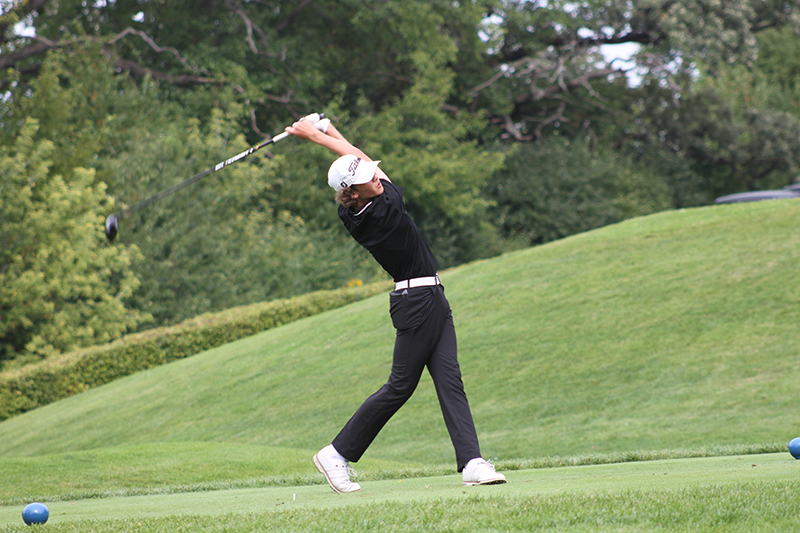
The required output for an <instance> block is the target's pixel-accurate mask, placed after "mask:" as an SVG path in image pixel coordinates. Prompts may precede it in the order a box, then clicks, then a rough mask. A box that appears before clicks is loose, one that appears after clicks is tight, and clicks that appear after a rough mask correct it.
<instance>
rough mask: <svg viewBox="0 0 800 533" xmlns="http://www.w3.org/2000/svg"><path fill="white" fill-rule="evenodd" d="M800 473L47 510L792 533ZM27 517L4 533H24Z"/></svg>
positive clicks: (637, 466) (629, 472) (525, 481)
mask: <svg viewBox="0 0 800 533" xmlns="http://www.w3.org/2000/svg"><path fill="white" fill-rule="evenodd" d="M798 469H800V463H797V462H796V461H794V460H793V459H791V458H790V457H789V456H788V454H785V453H782V454H766V455H758V456H732V457H715V458H706V459H673V460H662V461H649V462H640V463H625V464H614V465H593V466H581V467H559V468H550V469H539V470H523V471H517V472H510V473H509V474H508V479H509V483H508V484H507V485H503V486H494V487H463V486H461V484H460V479H459V477H458V476H455V475H450V476H438V477H428V478H416V479H410V480H409V479H402V480H385V481H374V482H369V483H364V488H365V490H364V491H363V492H361V493H357V494H350V495H341V496H337V495H334V494H333V493H332V492H331V491H330V489H328V488H327V486H305V487H274V488H267V489H238V490H224V491H213V492H196V493H182V494H171V495H150V496H136V497H127V498H106V499H96V500H80V501H74V502H70V501H64V502H56V503H51V504H50V505H49V508H50V512H51V520H50V521H49V522H48V524H47V527H48V529H49V530H52V531H81V532H94V531H118V532H119V531H143V532H161V531H464V532H470V531H531V530H535V529H553V530H557V531H743V532H744V531H750V532H752V531H793V530H796V528H797V527H798V525H800V501H798V499H797V498H795V497H793V493H795V492H796V491H797V489H799V488H800V481H798V480H797V474H798V472H799V471H800V470H798ZM21 509H22V507H21V506H14V507H6V508H0V531H23V530H24V529H23V528H24V527H25V526H23V525H21V520H20V518H19V516H20V512H21Z"/></svg>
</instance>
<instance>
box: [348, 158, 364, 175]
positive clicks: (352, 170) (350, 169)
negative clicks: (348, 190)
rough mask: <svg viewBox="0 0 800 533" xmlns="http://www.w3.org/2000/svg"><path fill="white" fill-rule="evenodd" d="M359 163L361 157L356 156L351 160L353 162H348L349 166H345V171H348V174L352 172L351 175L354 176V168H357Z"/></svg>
mask: <svg viewBox="0 0 800 533" xmlns="http://www.w3.org/2000/svg"><path fill="white" fill-rule="evenodd" d="M359 163H361V158H360V157H356V158H355V159H354V160H353V162H352V163H350V166H349V167H347V172H349V173H350V174H352V175H353V176H355V175H356V169H358V164H359Z"/></svg>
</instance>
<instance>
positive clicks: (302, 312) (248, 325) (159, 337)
mask: <svg viewBox="0 0 800 533" xmlns="http://www.w3.org/2000/svg"><path fill="white" fill-rule="evenodd" d="M390 286H391V284H390V283H388V282H379V283H372V284H370V285H364V286H358V287H350V288H344V289H337V290H329V291H316V292H312V293H309V294H305V295H302V296H297V297H294V298H287V299H281V300H273V301H269V302H262V303H257V304H252V305H248V306H242V307H236V308H233V309H228V310H226V311H221V312H218V313H207V314H204V315H200V316H198V317H195V318H192V319H190V320H186V321H184V322H182V323H180V324H178V325H176V326H169V327H162V328H156V329H152V330H148V331H144V332H141V333H134V334H131V335H126V336H124V337H122V338H120V339H118V340H116V341H114V342H112V343H110V344H106V345H103V346H94V347H91V348H84V349H81V350H77V351H74V352H70V353H67V354H63V355H60V356H58V357H54V358H51V359H47V360H45V361H42V362H40V363H35V364H32V365H27V366H24V367H22V368H19V369H16V370H12V371H8V372H2V373H0V421H2V420H6V419H8V418H11V417H13V416H16V415H19V414H22V413H24V412H26V411H30V410H32V409H36V408H37V407H41V406H43V405H47V404H49V403H52V402H55V401H57V400H60V399H62V398H66V397H68V396H73V395H75V394H79V393H81V392H84V391H86V390H89V389H90V388H92V387H97V386H99V385H103V384H105V383H109V382H111V381H113V380H115V379H118V378H121V377H124V376H128V375H130V374H133V373H135V372H139V371H141V370H146V369H148V368H153V367H155V366H159V365H163V364H165V363H169V362H170V361H175V360H177V359H183V358H185V357H189V356H192V355H195V354H197V353H200V352H203V351H205V350H209V349H211V348H215V347H217V346H221V345H223V344H226V343H229V342H231V341H235V340H238V339H241V338H244V337H249V336H250V335H254V334H256V333H259V332H261V331H265V330H268V329H271V328H274V327H277V326H280V325H283V324H288V323H289V322H293V321H295V320H299V319H301V318H305V317H308V316H311V315H315V314H318V313H322V312H324V311H328V310H330V309H335V308H337V307H341V306H344V305H347V304H349V303H352V302H355V301H358V300H362V299H364V298H368V297H370V296H373V295H375V294H377V293H379V292H384V291H387V290H389V288H390Z"/></svg>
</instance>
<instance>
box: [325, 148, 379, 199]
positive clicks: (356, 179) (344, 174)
mask: <svg viewBox="0 0 800 533" xmlns="http://www.w3.org/2000/svg"><path fill="white" fill-rule="evenodd" d="M378 163H380V161H365V160H363V159H361V158H360V157H357V156H354V155H343V156H342V157H340V158H339V159H337V160H336V161H334V162H333V164H332V165H331V168H330V169H329V170H328V185H330V186H331V187H332V188H333V189H334V190H335V191H337V192H338V191H341V190H342V189H345V188H347V187H350V186H351V185H360V184H362V183H367V182H368V181H370V180H371V179H372V177H373V176H375V171H376V170H377V169H378Z"/></svg>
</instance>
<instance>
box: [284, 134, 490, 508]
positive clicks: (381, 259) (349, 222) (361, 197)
mask: <svg viewBox="0 0 800 533" xmlns="http://www.w3.org/2000/svg"><path fill="white" fill-rule="evenodd" d="M286 131H288V132H289V133H291V134H292V135H295V136H297V137H300V138H303V139H308V140H310V141H313V142H315V143H317V144H319V145H321V146H324V147H325V148H328V149H329V150H331V151H332V152H333V153H335V154H336V155H338V156H340V157H339V158H338V159H337V160H336V161H334V163H333V164H332V165H331V167H330V170H329V171H328V185H330V186H331V187H332V188H333V189H334V190H335V191H336V202H337V203H338V204H339V206H338V210H339V218H341V219H342V222H343V223H344V225H345V227H346V228H347V230H348V231H349V232H350V234H351V235H352V236H353V238H354V239H355V240H356V241H357V242H358V243H359V244H360V245H362V246H363V247H364V248H366V249H367V250H368V251H369V252H370V253H371V254H372V256H373V257H374V258H375V259H376V260H377V261H378V263H379V264H380V265H381V266H382V267H383V268H384V270H386V272H388V273H389V275H391V276H392V278H393V279H394V281H395V290H394V291H392V292H391V293H390V296H389V301H390V313H391V317H392V323H393V325H394V327H395V329H396V330H397V337H396V340H395V345H394V356H393V360H392V370H391V374H390V375H389V381H387V383H386V384H385V385H384V386H383V387H381V388H380V390H378V392H376V393H375V394H373V395H372V396H370V397H369V398H367V400H366V401H365V402H364V403H363V404H362V405H361V407H359V408H358V410H357V411H356V413H355V414H354V415H353V417H352V418H351V419H350V420H349V421H348V422H347V424H345V426H344V428H343V429H342V430H341V431H340V432H339V434H338V435H337V436H336V438H335V439H333V442H332V443H331V444H330V445H328V446H326V447H324V448H323V449H322V450H320V451H319V452H318V453H317V454H316V455H314V464H315V465H316V466H317V469H318V470H319V471H320V472H322V473H323V474H324V475H325V478H326V479H327V480H328V483H329V484H330V486H331V488H333V490H335V491H336V492H356V491H359V490H361V486H360V485H359V484H358V483H354V482H353V481H351V480H350V464H349V463H351V462H353V463H355V462H357V461H358V460H359V459H361V456H362V455H363V454H364V452H365V451H366V450H367V448H368V447H369V445H370V444H371V443H372V441H373V440H374V439H375V437H376V436H377V435H378V433H379V432H380V430H381V429H382V428H383V426H384V425H385V424H386V422H388V421H389V419H390V418H391V417H392V415H394V414H395V413H396V412H397V410H398V409H400V407H402V405H403V404H404V403H405V402H406V400H408V399H409V398H410V397H411V395H412V394H413V392H414V389H416V387H417V384H418V383H419V379H420V377H421V376H422V371H423V369H424V368H425V367H426V366H427V367H428V371H429V372H430V375H431V377H432V378H433V383H434V385H435V387H436V394H437V395H438V397H439V404H440V405H441V408H442V414H443V415H444V421H445V424H446V425H447V431H448V432H449V433H450V440H451V441H452V442H453V446H454V447H455V452H456V463H457V466H458V471H459V472H461V473H462V476H463V481H464V484H465V485H493V484H499V483H505V482H506V478H505V476H504V475H503V474H501V473H498V472H496V471H495V469H494V466H493V465H492V464H491V463H490V462H488V461H486V460H484V459H483V458H481V452H480V447H479V445H478V436H477V434H476V432H475V425H474V423H473V421H472V413H471V412H470V409H469V402H468V401H467V395H466V394H465V392H464V385H463V383H462V381H461V370H460V368H459V366H458V358H457V349H456V333H455V327H454V326H453V315H452V313H451V311H450V304H449V303H448V301H447V299H446V298H445V296H444V287H443V286H442V284H441V282H440V281H439V276H438V275H437V273H436V261H435V260H434V257H433V253H431V250H430V248H429V247H428V244H427V243H426V242H425V240H424V239H423V237H422V234H421V233H420V231H419V229H417V227H416V225H415V224H414V222H413V221H412V220H411V218H410V217H409V216H408V213H407V212H406V209H405V205H404V203H403V190H402V189H401V188H400V187H398V186H396V185H394V184H393V183H392V182H391V180H389V178H388V177H387V176H386V174H385V173H384V172H383V170H381V169H380V168H378V164H379V163H380V161H373V160H372V159H370V158H369V157H367V155H366V154H365V153H364V152H362V151H361V150H359V149H358V148H356V147H355V146H353V145H352V144H350V143H349V142H348V141H347V139H345V138H344V137H343V136H342V135H341V133H339V132H338V131H337V130H336V128H335V127H334V126H333V125H329V126H328V127H327V130H326V131H325V132H323V131H320V130H319V129H317V127H315V126H314V125H313V124H311V123H310V122H309V121H299V122H295V123H294V124H293V125H292V126H290V127H288V128H286Z"/></svg>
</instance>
